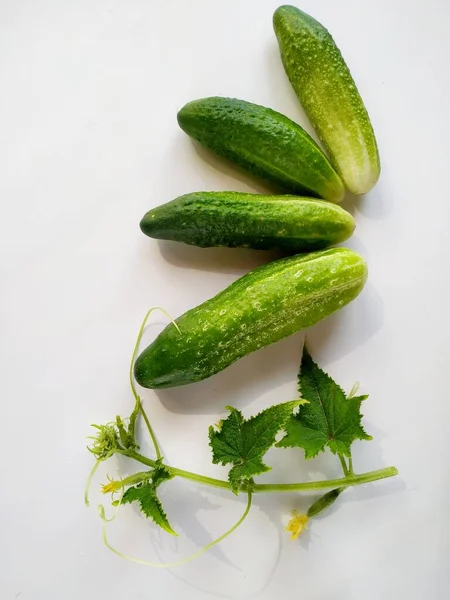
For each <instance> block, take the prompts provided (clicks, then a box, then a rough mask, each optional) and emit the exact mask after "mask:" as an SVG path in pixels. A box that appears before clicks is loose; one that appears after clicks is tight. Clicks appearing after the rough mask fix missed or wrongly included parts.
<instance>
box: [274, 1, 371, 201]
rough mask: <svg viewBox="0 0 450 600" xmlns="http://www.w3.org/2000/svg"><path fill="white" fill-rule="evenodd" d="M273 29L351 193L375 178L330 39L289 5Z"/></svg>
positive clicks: (353, 97) (354, 99) (358, 108)
mask: <svg viewBox="0 0 450 600" xmlns="http://www.w3.org/2000/svg"><path fill="white" fill-rule="evenodd" d="M273 24H274V29H275V34H276V36H277V38H278V43H279V46H280V52H281V58H282V62H283V65H284V68H285V70H286V73H287V75H288V77H289V80H290V82H291V84H292V86H293V88H294V90H295V92H296V94H297V96H298V98H299V100H300V102H301V104H302V106H303V108H304V109H305V112H306V114H307V115H308V117H309V119H310V121H311V123H312V125H313V127H314V129H315V130H316V132H317V135H318V136H319V139H320V140H321V142H322V144H323V146H324V148H325V150H326V151H327V153H328V155H329V157H330V159H331V162H332V164H333V165H334V167H335V168H336V170H337V172H338V173H339V174H340V175H341V177H342V179H343V180H344V183H345V185H346V186H347V188H348V189H349V190H350V191H351V192H353V193H354V194H364V193H366V192H368V191H369V190H370V189H371V188H372V187H373V186H374V185H375V183H376V182H377V180H378V178H379V175H380V159H379V155H378V147H377V142H376V139H375V135H374V132H373V128H372V125H371V122H370V119H369V115H368V113H367V110H366V108H365V106H364V103H363V101H362V99H361V96H360V94H359V92H358V90H357V88H356V85H355V82H354V80H353V78H352V76H351V74H350V71H349V69H348V67H347V65H346V63H345V61H344V59H343V57H342V54H341V52H340V50H339V49H338V48H337V46H336V44H335V42H334V40H333V38H332V36H331V35H330V33H329V32H328V31H327V30H326V29H325V27H324V26H323V25H321V24H320V23H319V22H318V21H316V20H315V19H313V18H312V17H310V16H309V15H307V14H306V13H304V12H302V11H301V10H299V9H298V8H296V7H294V6H280V7H279V8H278V9H277V10H276V11H275V13H274V17H273Z"/></svg>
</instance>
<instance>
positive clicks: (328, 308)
mask: <svg viewBox="0 0 450 600" xmlns="http://www.w3.org/2000/svg"><path fill="white" fill-rule="evenodd" d="M366 278H367V266H366V263H365V261H364V259H363V258H362V257H361V256H360V255H359V254H357V253H356V252H354V251H353V250H348V249H346V248H331V249H328V250H322V251H319V252H312V253H310V254H299V255H297V256H293V257H289V258H284V259H281V260H277V261H274V262H272V263H269V264H268V265H264V266H262V267H259V268H257V269H255V270H254V271H251V272H250V273H248V274H247V275H244V276H243V277H241V278H240V279H238V280H237V281H236V282H234V283H233V284H231V285H230V286H229V287H228V288H226V289H225V290H224V291H222V292H221V293H219V294H218V295H217V296H215V297H214V298H211V299H210V300H207V301H206V302H204V303H203V304H201V305H200V306H198V307H196V308H194V309H192V310H189V311H188V312H186V313H185V314H184V315H182V316H181V317H179V318H178V319H176V323H177V325H178V327H179V328H180V331H181V333H179V332H178V331H177V329H176V327H175V326H174V325H173V324H170V325H168V326H167V327H166V328H165V329H164V330H163V331H162V332H161V334H160V335H159V336H158V337H157V338H156V339H155V341H154V342H153V343H152V344H151V345H150V346H148V348H146V349H145V350H144V351H143V352H142V354H141V355H140V356H139V357H138V359H137V361H136V363H135V367H134V374H135V377H136V380H137V382H138V383H139V384H140V385H142V386H144V387H148V388H164V387H174V386H179V385H185V384H188V383H192V382H195V381H201V380H202V379H206V378H207V377H210V376H211V375H214V374H215V373H218V372H219V371H222V369H225V368H226V367H228V366H229V365H231V364H232V363H234V362H235V361H236V360H238V359H239V358H242V357H243V356H246V355H247V354H250V353H251V352H254V351H255V350H258V349H260V348H263V347H265V346H267V345H269V344H272V343H273V342H277V341H278V340H281V339H283V338H284V337H287V336H289V335H291V334H293V333H295V332H296V331H299V330H301V329H305V328H306V327H309V326H311V325H314V324H315V323H317V322H318V321H320V320H322V319H324V318H325V317H328V316H329V315H331V314H332V313H334V312H336V311H337V310H339V309H340V308H342V307H343V306H344V305H346V304H348V303H349V302H351V301H352V300H353V299H354V298H356V296H357V295H358V294H359V293H360V291H361V290H362V288H363V287H364V284H365V282H366Z"/></svg>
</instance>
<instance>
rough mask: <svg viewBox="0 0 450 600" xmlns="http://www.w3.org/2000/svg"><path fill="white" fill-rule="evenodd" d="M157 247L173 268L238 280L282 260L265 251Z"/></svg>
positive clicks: (168, 244) (172, 244)
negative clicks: (208, 272)
mask: <svg viewBox="0 0 450 600" xmlns="http://www.w3.org/2000/svg"><path fill="white" fill-rule="evenodd" d="M158 246H159V250H160V252H161V255H162V256H163V258H164V259H165V260H166V261H167V262H169V263H170V264H172V265H174V266H176V267H183V268H189V269H195V270H197V271H213V272H214V273H228V274H233V275H239V276H240V275H243V274H244V273H246V272H247V271H251V270H252V269H256V267H260V266H261V265H264V264H266V263H268V262H270V261H271V260H275V259H277V258H281V256H282V255H281V253H278V252H270V251H265V250H247V249H246V248H198V247H196V246H190V245H188V244H181V243H178V242H169V241H164V240H160V241H158Z"/></svg>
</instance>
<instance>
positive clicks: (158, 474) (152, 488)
mask: <svg viewBox="0 0 450 600" xmlns="http://www.w3.org/2000/svg"><path fill="white" fill-rule="evenodd" d="M169 479H172V475H171V474H170V473H169V471H168V470H167V469H166V468H165V467H162V466H158V467H156V469H155V470H154V471H153V472H152V474H151V479H149V480H148V481H144V482H142V483H139V484H138V485H136V486H134V487H130V488H128V489H127V490H126V492H125V493H124V495H123V496H122V504H131V503H132V502H137V503H138V504H139V508H140V509H141V512H142V514H143V515H144V516H145V517H147V518H148V519H152V521H153V522H154V523H156V525H159V527H161V528H162V529H164V531H167V533H170V534H171V535H178V534H177V533H175V531H174V530H173V529H172V527H171V526H170V523H169V520H168V518H167V515H166V513H165V512H164V509H163V507H162V504H161V501H160V499H159V498H158V496H157V494H156V489H157V487H158V486H159V485H161V483H163V482H164V481H168V480H169Z"/></svg>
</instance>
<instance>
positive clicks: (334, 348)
mask: <svg viewBox="0 0 450 600" xmlns="http://www.w3.org/2000/svg"><path fill="white" fill-rule="evenodd" d="M383 320H384V306H383V300H382V299H381V296H380V295H379V293H378V292H377V290H376V289H375V288H374V287H373V285H372V284H371V283H367V284H366V287H365V288H364V290H363V291H362V292H361V295H360V296H359V297H358V298H357V299H356V300H355V301H354V302H352V303H351V304H350V305H349V306H347V307H345V308H344V309H343V310H341V311H339V312H338V313H336V314H334V315H332V316H331V317H328V319H325V320H324V321H321V322H320V323H318V324H317V325H315V326H314V327H313V328H312V329H310V330H309V331H308V333H307V338H308V345H309V346H310V348H311V352H312V354H313V356H315V355H320V361H319V362H320V364H321V365H322V366H323V367H326V365H327V364H329V363H330V362H333V361H335V360H339V359H342V358H344V357H345V356H346V355H347V354H349V353H350V352H354V351H355V350H356V349H357V348H359V347H360V346H362V345H363V344H365V343H366V342H367V340H369V339H370V338H371V337H372V336H374V335H375V334H376V333H377V331H379V330H380V329H381V327H382V325H383ZM361 323H364V327H361Z"/></svg>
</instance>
